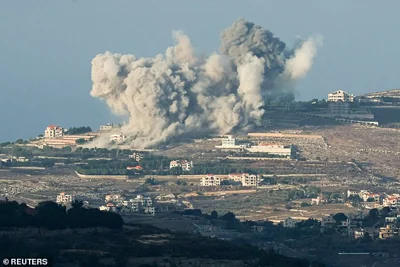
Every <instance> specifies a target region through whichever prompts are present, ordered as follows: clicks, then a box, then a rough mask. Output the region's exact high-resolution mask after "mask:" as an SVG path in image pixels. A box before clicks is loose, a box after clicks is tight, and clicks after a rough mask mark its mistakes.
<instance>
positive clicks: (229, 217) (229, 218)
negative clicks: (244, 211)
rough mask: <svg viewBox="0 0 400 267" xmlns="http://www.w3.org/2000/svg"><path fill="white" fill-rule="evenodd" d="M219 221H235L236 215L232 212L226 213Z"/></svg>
mask: <svg viewBox="0 0 400 267" xmlns="http://www.w3.org/2000/svg"><path fill="white" fill-rule="evenodd" d="M221 219H222V220H224V221H235V220H236V215H235V214H234V213H233V212H228V213H226V214H225V215H223V216H221Z"/></svg>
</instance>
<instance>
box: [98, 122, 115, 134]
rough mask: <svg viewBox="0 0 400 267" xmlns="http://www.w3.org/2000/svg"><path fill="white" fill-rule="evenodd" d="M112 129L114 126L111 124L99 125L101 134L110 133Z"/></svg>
mask: <svg viewBox="0 0 400 267" xmlns="http://www.w3.org/2000/svg"><path fill="white" fill-rule="evenodd" d="M113 128H114V125H113V124H111V123H108V124H106V125H100V131H102V132H107V131H111V130H112V129H113Z"/></svg>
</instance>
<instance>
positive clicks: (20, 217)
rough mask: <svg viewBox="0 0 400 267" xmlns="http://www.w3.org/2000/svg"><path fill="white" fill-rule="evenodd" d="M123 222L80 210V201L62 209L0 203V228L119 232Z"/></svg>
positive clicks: (108, 214)
mask: <svg viewBox="0 0 400 267" xmlns="http://www.w3.org/2000/svg"><path fill="white" fill-rule="evenodd" d="M122 225H123V220H122V218H121V216H120V215H119V214H116V213H112V212H106V211H100V210H98V209H86V208H83V204H82V202H80V201H76V202H74V203H72V208H71V209H69V210H68V211H67V210H66V207H65V206H62V205H59V204H57V203H55V202H52V201H45V202H41V203H39V204H38V206H37V207H36V208H34V209H32V208H30V207H28V206H27V205H26V204H25V203H22V204H19V203H18V202H16V201H7V200H6V201H5V202H1V203H0V227H38V228H46V229H49V230H56V229H65V228H90V227H105V228H110V229H120V228H121V227H122Z"/></svg>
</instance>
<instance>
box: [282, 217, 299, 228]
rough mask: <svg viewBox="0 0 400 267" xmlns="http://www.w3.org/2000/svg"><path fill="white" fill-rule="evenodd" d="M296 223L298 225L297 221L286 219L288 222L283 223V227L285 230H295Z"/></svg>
mask: <svg viewBox="0 0 400 267" xmlns="http://www.w3.org/2000/svg"><path fill="white" fill-rule="evenodd" d="M296 223H298V221H297V220H294V219H292V218H290V217H289V218H286V220H284V221H283V227H285V228H294V227H296Z"/></svg>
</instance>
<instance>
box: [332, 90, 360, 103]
mask: <svg viewBox="0 0 400 267" xmlns="http://www.w3.org/2000/svg"><path fill="white" fill-rule="evenodd" d="M338 101H342V102H354V95H351V94H349V93H347V92H345V91H343V90H337V91H336V92H332V93H329V94H328V102H338Z"/></svg>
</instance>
